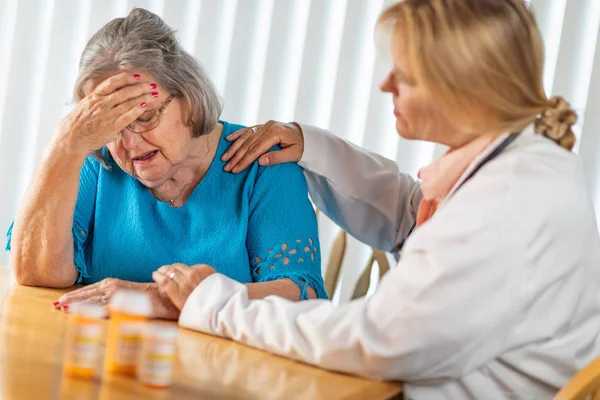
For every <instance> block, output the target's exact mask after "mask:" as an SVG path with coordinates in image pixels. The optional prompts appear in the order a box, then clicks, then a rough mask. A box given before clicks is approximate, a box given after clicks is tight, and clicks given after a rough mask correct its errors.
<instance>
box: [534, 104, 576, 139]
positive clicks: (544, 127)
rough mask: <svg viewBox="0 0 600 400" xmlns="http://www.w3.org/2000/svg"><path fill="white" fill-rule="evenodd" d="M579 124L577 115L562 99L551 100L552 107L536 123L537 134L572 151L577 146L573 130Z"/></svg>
mask: <svg viewBox="0 0 600 400" xmlns="http://www.w3.org/2000/svg"><path fill="white" fill-rule="evenodd" d="M576 122H577V114H576V113H575V111H573V110H572V109H571V105H570V104H569V103H568V102H567V101H566V100H565V99H563V98H562V97H560V96H555V97H552V98H551V99H550V107H549V108H548V109H546V111H544V112H543V113H542V115H541V116H540V117H539V118H538V119H537V121H535V133H538V134H542V135H544V136H546V137H547V138H549V139H551V140H553V141H555V142H556V143H557V144H559V145H561V146H562V147H565V148H566V149H568V150H571V149H572V148H573V146H574V145H575V135H574V134H573V131H572V130H571V126H573V125H574V124H575V123H576Z"/></svg>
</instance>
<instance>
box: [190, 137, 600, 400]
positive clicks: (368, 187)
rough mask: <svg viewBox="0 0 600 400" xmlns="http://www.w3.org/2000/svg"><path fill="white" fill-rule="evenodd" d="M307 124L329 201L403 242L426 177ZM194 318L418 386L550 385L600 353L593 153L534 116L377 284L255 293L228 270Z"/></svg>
mask: <svg viewBox="0 0 600 400" xmlns="http://www.w3.org/2000/svg"><path fill="white" fill-rule="evenodd" d="M303 131H304V135H305V152H304V157H303V159H302V161H301V162H300V165H301V166H302V167H303V168H304V170H305V175H306V179H307V181H308V183H309V188H310V193H311V196H312V198H313V200H314V201H315V203H316V205H317V206H318V207H319V209H321V210H322V211H324V212H325V213H327V215H329V216H330V217H331V218H332V219H333V220H334V221H336V222H337V223H338V224H340V226H342V227H343V228H344V229H346V230H348V231H349V232H350V233H351V234H352V235H353V236H355V237H357V238H358V239H360V240H362V241H363V242H365V243H368V244H370V245H373V246H375V247H378V248H380V249H383V250H387V251H394V250H395V249H397V247H398V245H399V243H400V242H401V241H402V240H403V239H404V237H405V235H406V234H407V232H408V230H409V229H410V227H411V226H412V224H413V222H414V219H415V213H416V209H417V206H418V202H419V200H420V190H419V183H418V182H416V181H415V180H413V179H412V178H410V177H409V176H407V175H404V174H402V173H401V172H400V171H399V170H398V167H397V166H396V164H395V163H394V162H392V161H390V160H387V159H385V158H383V157H380V156H378V155H375V154H372V153H369V152H367V151H365V150H363V149H360V148H358V147H355V146H352V145H350V144H348V143H346V142H344V141H343V140H341V139H339V138H337V137H335V136H333V135H331V134H329V133H327V132H325V131H321V130H319V129H317V128H311V127H308V126H303ZM505 137H506V135H503V136H501V137H499V138H498V139H497V140H496V141H495V142H494V143H493V144H492V145H490V146H489V147H488V148H487V149H486V150H485V151H484V152H483V153H482V154H481V155H480V156H479V157H478V158H477V159H476V160H475V161H474V162H473V163H472V164H471V166H470V167H469V169H468V170H467V171H466V172H465V175H464V176H463V178H461V181H462V179H464V177H465V176H466V175H468V173H469V172H470V170H471V169H472V168H473V167H474V166H475V165H476V164H477V163H478V161H479V160H481V159H483V158H484V157H485V156H486V155H487V154H489V152H490V151H492V150H493V149H494V148H495V147H497V146H498V144H499V143H500V142H501V141H502V140H503V139H504V138H505ZM458 184H460V181H459V183H458ZM458 184H457V185H458ZM455 188H456V187H455ZM453 191H454V190H453ZM179 323H180V324H181V325H182V326H184V327H188V328H191V329H195V330H199V331H203V332H207V333H210V334H213V335H219V336H224V337H228V338H233V339H235V340H237V341H240V342H243V343H246V344H248V345H250V346H254V347H258V348H261V349H265V350H268V351H270V352H273V353H276V354H282V355H285V356H287V357H291V358H294V359H297V360H301V361H304V362H307V363H310V364H315V365H319V366H321V367H323V368H327V369H331V370H335V371H345V372H348V373H352V374H358V375H362V376H366V377H370V378H375V379H387V380H399V381H403V382H405V385H404V390H405V396H406V398H410V399H427V400H435V399H486V400H493V399H507V398H513V399H546V398H551V397H552V395H553V394H554V393H556V391H557V390H558V389H559V388H560V387H561V386H562V385H564V384H565V383H566V382H567V381H568V379H569V378H570V377H571V376H572V375H573V374H574V373H575V372H576V371H577V370H578V369H580V368H582V367H583V366H585V365H586V364H587V363H588V362H590V361H591V360H592V359H593V358H595V357H596V356H598V355H600V354H599V350H600V343H599V340H598V333H599V332H600V238H599V235H598V229H597V226H596V218H595V216H594V211H593V207H592V204H591V202H590V199H589V196H588V193H587V192H586V185H585V180H584V176H583V172H582V168H581V163H580V161H579V158H578V157H577V156H576V155H574V154H572V153H570V152H568V151H566V150H564V149H562V148H561V147H559V146H557V145H556V144H554V143H552V142H551V141H550V140H548V139H545V138H543V137H541V136H538V135H534V134H533V132H532V129H531V128H529V129H527V130H526V131H525V132H524V133H523V134H521V136H520V137H519V138H518V139H517V140H516V141H515V142H513V143H512V144H511V145H510V146H509V147H508V148H507V149H506V150H505V151H504V152H503V153H502V154H501V155H500V156H499V157H497V158H496V159H494V160H493V161H491V162H490V163H488V164H486V165H485V166H484V167H483V168H482V169H481V170H480V171H479V172H478V173H477V174H476V175H475V176H474V177H473V178H472V179H471V180H470V181H469V182H468V183H467V184H465V185H464V186H463V187H462V188H461V189H460V190H459V191H456V192H455V193H453V192H451V194H450V196H449V197H448V198H447V199H446V201H444V202H443V203H442V204H441V205H440V207H439V209H438V210H437V212H436V214H435V215H434V216H433V217H432V219H430V220H429V221H428V222H426V223H425V224H423V225H422V226H420V227H419V228H417V229H416V230H415V231H414V233H413V234H412V235H411V236H410V237H409V239H408V240H407V241H406V244H405V246H404V249H403V250H402V254H401V258H400V261H399V263H398V265H397V266H396V268H394V269H392V270H391V271H390V272H388V273H387V274H386V275H385V276H384V277H383V279H382V280H381V283H380V285H379V287H378V289H377V291H376V292H375V293H374V294H373V295H372V296H371V297H369V298H362V299H357V300H354V301H352V302H350V303H346V304H342V305H340V306H334V305H333V304H332V303H330V302H328V301H324V300H314V301H304V302H299V303H294V302H291V301H288V300H285V299H283V298H278V297H275V296H270V297H268V298H266V299H264V300H257V301H249V300H248V298H247V291H246V288H245V286H244V285H242V284H239V283H237V282H235V281H233V280H231V279H228V278H226V277H224V276H223V275H219V274H215V275H212V276H210V277H209V278H207V279H206V280H205V281H204V282H202V283H201V284H200V285H199V286H198V287H197V288H196V289H195V290H194V292H193V293H192V294H191V296H190V297H189V298H188V300H187V302H186V304H185V306H184V308H183V310H182V313H181V317H180V319H179Z"/></svg>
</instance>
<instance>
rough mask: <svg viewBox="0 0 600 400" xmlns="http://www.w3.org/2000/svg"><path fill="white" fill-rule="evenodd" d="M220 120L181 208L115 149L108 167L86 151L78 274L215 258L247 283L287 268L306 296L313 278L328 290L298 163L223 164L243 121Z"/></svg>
mask: <svg viewBox="0 0 600 400" xmlns="http://www.w3.org/2000/svg"><path fill="white" fill-rule="evenodd" d="M221 123H223V125H224V128H223V133H222V136H221V139H220V141H219V146H218V149H217V152H216V155H215V158H214V161H213V162H212V164H211V166H210V167H209V170H208V172H207V173H206V176H205V177H204V179H203V180H202V181H201V182H200V184H199V185H198V186H197V187H196V189H194V191H193V192H192V194H191V196H190V198H189V199H188V201H187V202H186V203H185V205H184V206H183V207H180V208H172V207H171V206H170V205H168V204H166V203H163V202H160V201H158V200H157V199H155V198H154V197H153V196H152V194H150V192H149V191H148V189H147V188H146V187H144V186H143V185H142V184H141V183H140V182H139V181H138V180H136V179H135V178H133V177H132V176H130V175H128V174H127V173H125V172H123V171H122V170H121V169H120V168H119V167H118V165H117V164H116V163H115V162H114V161H113V160H112V158H111V157H110V154H109V153H108V151H106V150H105V151H104V153H105V154H106V155H107V157H106V158H107V160H108V164H109V166H110V167H111V169H110V170H107V169H105V168H103V167H102V166H101V165H100V163H99V162H98V161H97V160H95V159H93V158H91V157H88V158H87V159H86V161H85V163H84V165H83V167H82V170H81V174H80V187H79V194H78V198H77V204H76V207H75V214H74V221H73V242H74V258H75V260H74V261H75V267H76V268H77V271H78V272H79V278H78V282H79V283H84V284H89V283H94V282H98V281H100V280H102V279H104V278H109V277H111V278H119V279H124V280H128V281H135V282H151V281H152V272H153V271H155V270H156V269H157V268H159V267H160V266H162V265H166V264H173V263H176V262H177V263H183V264H187V265H193V264H208V265H211V266H213V267H214V268H215V269H216V270H217V271H218V272H220V273H222V274H224V275H226V276H228V277H230V278H232V279H235V280H236V281H239V282H241V283H250V282H266V281H272V280H276V279H282V278H289V279H291V280H293V281H294V282H295V283H296V284H297V285H298V286H299V287H300V288H301V291H302V296H301V298H302V299H305V298H307V296H306V285H307V284H308V285H310V286H311V287H312V288H313V289H315V291H316V292H317V295H318V297H319V298H327V293H326V292H325V289H324V287H323V279H322V277H321V255H320V248H319V239H318V234H317V222H316V218H315V213H314V210H313V208H312V205H311V203H310V201H309V199H308V188H307V186H306V182H305V180H304V177H303V175H302V172H301V170H300V168H299V167H298V166H297V165H296V164H283V165H277V166H273V167H267V168H265V167H261V166H259V165H258V163H256V162H255V163H254V164H253V165H251V166H250V167H249V168H247V169H246V170H245V171H243V172H241V173H239V174H237V175H234V174H231V173H227V172H224V171H223V167H224V166H225V163H224V162H222V161H221V156H222V155H223V153H224V152H225V150H226V149H227V148H228V146H229V142H227V141H226V140H225V137H226V136H227V135H229V134H231V133H233V132H235V131H237V130H239V129H242V128H243V127H242V126H240V125H233V124H229V123H227V122H224V121H221ZM11 231H12V226H11V227H10V228H9V232H8V235H7V250H10V234H11Z"/></svg>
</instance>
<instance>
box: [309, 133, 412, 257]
mask: <svg viewBox="0 0 600 400" xmlns="http://www.w3.org/2000/svg"><path fill="white" fill-rule="evenodd" d="M301 128H302V132H303V134H304V154H303V156H302V159H301V160H300V162H299V163H298V164H299V165H300V166H301V167H302V169H303V170H304V176H305V177H306V181H307V183H308V188H309V191H310V196H311V198H312V200H313V202H314V203H315V205H316V206H317V208H319V210H321V211H322V212H323V213H325V214H326V215H327V216H328V217H329V218H330V219H331V220H332V221H334V222H335V223H336V224H337V225H338V226H340V227H341V228H342V229H344V230H346V231H347V232H348V233H350V234H351V235H352V236H354V237H356V238H357V239H358V240H360V241H361V242H363V243H366V244H368V245H370V246H373V247H375V248H377V249H380V250H384V251H388V252H396V251H397V250H398V248H399V246H400V244H401V243H402V242H403V240H404V239H405V238H406V236H407V235H408V232H409V231H410V229H411V228H412V226H413V224H414V222H415V219H416V213H417V209H418V206H419V202H420V201H421V190H420V184H419V182H416V181H415V180H414V179H413V178H411V177H410V176H409V175H407V174H403V173H401V172H400V171H399V168H398V165H397V164H396V163H395V162H394V161H392V160H389V159H387V158H385V157H382V156H380V155H377V154H374V153H371V152H368V151H366V150H364V149H362V148H360V147H358V146H355V145H353V144H351V143H348V142H346V141H344V140H343V139H341V138H339V137H337V136H335V135H333V134H331V133H329V132H328V131H325V130H322V129H319V128H315V127H312V126H308V125H301Z"/></svg>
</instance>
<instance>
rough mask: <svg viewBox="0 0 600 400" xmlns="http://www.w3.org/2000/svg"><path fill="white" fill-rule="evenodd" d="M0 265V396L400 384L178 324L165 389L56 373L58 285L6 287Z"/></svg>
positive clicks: (390, 391) (259, 395)
mask: <svg viewBox="0 0 600 400" xmlns="http://www.w3.org/2000/svg"><path fill="white" fill-rule="evenodd" d="M10 286H11V285H10V277H9V271H8V268H6V267H0V310H1V312H0V388H1V389H0V390H1V392H0V398H2V399H3V400H12V399H18V400H27V399H77V400H88V399H102V400H104V399H110V400H119V399H129V398H135V399H137V398H139V399H212V398H218V399H327V400H333V399H387V398H400V391H401V385H399V384H394V383H381V382H373V381H369V380H365V379H360V378H356V377H351V376H347V375H342V374H335V373H331V372H327V371H323V370H320V369H318V368H314V367H310V366H308V365H304V364H301V363H297V362H294V361H291V360H287V359H284V358H280V357H277V356H273V355H270V354H268V353H266V352H263V351H260V350H256V349H252V348H249V347H246V346H244V345H240V344H237V343H235V342H232V341H229V340H225V339H221V338H217V337H213V336H209V335H204V334H201V333H198V332H192V331H189V330H186V329H180V332H179V337H178V339H177V346H178V359H177V363H176V365H175V378H174V383H173V386H171V388H169V389H167V390H153V389H148V388H146V387H144V386H142V385H141V384H139V383H138V382H136V381H135V380H131V379H126V378H120V377H114V378H113V377H107V376H105V377H103V378H99V379H97V380H96V381H93V382H85V381H77V380H73V379H69V378H65V377H63V375H62V354H63V337H64V334H65V322H66V317H67V316H66V315H65V314H64V313H62V312H60V311H57V310H54V309H53V308H52V305H51V303H52V301H54V300H56V299H57V298H58V297H59V296H60V294H61V293H64V292H65V291H64V290H51V289H40V288H30V287H24V286H18V285H14V287H12V288H11V287H10Z"/></svg>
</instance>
